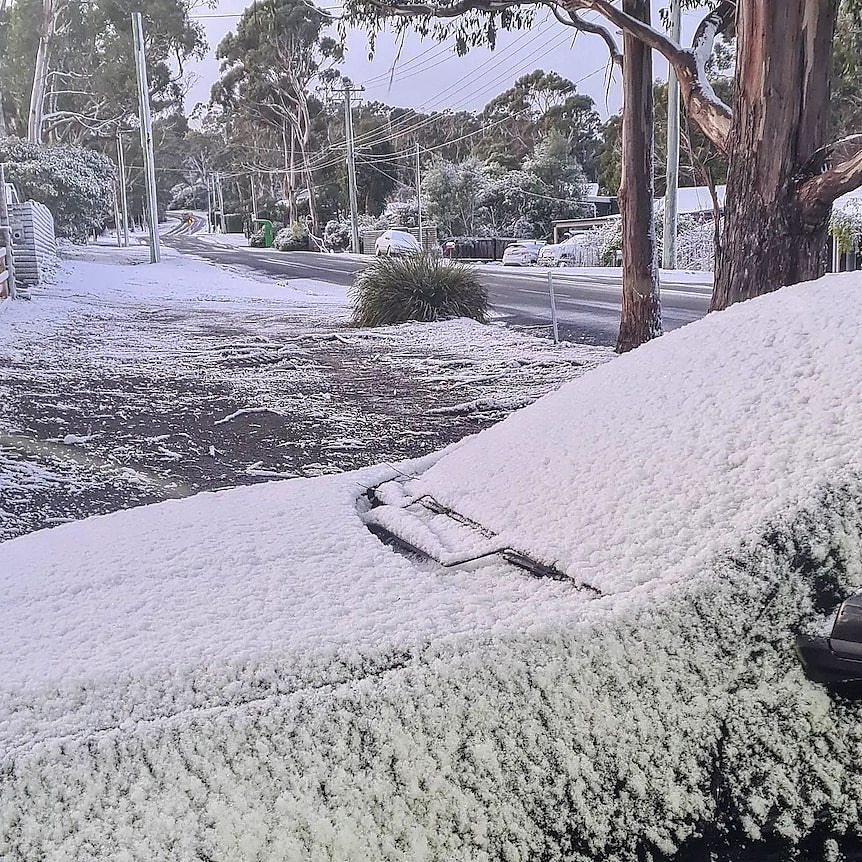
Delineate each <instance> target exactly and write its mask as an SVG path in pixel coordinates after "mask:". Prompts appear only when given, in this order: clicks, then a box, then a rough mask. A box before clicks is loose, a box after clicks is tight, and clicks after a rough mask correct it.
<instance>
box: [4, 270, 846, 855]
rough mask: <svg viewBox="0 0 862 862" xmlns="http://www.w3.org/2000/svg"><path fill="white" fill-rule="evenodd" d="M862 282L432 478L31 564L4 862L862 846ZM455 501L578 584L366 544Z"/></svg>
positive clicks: (516, 422) (7, 552)
mask: <svg viewBox="0 0 862 862" xmlns="http://www.w3.org/2000/svg"><path fill="white" fill-rule="evenodd" d="M860 295H862V279H860V277H859V276H844V277H832V278H828V279H824V280H823V281H821V282H819V283H815V284H812V285H803V286H799V287H796V288H786V289H783V290H782V291H779V292H778V293H777V294H774V295H771V296H768V297H763V298H761V299H758V300H753V301H750V302H747V303H744V304H742V305H739V306H735V307H734V308H732V309H730V310H728V311H726V312H722V313H720V314H716V315H710V316H709V317H708V318H707V319H705V320H703V321H699V322H697V323H694V324H692V325H691V326H689V327H686V328H685V329H683V330H680V331H678V332H675V333H672V334H670V335H668V336H665V337H664V338H662V339H659V340H657V341H655V342H652V343H650V344H648V345H646V346H645V347H642V348H640V349H639V350H638V351H637V352H636V353H634V354H631V355H630V356H628V357H625V358H623V359H619V360H615V361H614V362H612V363H608V364H607V365H604V366H602V367H600V368H597V369H595V370H593V371H591V372H590V373H588V374H586V375H584V376H582V377H581V378H580V379H577V380H574V381H572V382H570V383H568V384H567V385H565V386H564V387H562V388H561V389H560V390H559V391H558V392H556V393H554V394H552V395H550V396H548V397H547V398H545V399H542V400H540V401H538V402H537V403H536V404H534V405H532V406H530V407H527V408H525V409H524V410H523V411H522V412H519V413H516V414H515V415H513V416H511V417H510V418H509V419H507V420H505V421H504V422H502V423H500V424H499V425H497V426H495V427H494V428H491V429H489V430H487V431H485V432H483V433H482V434H480V435H478V436H475V437H471V438H469V439H467V440H465V441H464V442H462V443H456V444H454V445H453V446H452V447H450V448H449V449H448V450H447V451H445V452H443V453H442V454H436V455H429V456H427V457H426V458H424V459H422V460H419V461H412V462H404V463H400V464H394V465H382V466H377V467H368V468H365V469H363V470H360V471H357V472H353V473H347V474H342V475H338V476H326V477H317V478H313V479H297V480H293V481H289V482H274V483H269V484H267V485H264V486H258V487H253V488H242V489H236V490H232V491H225V492H220V493H217V494H202V495H198V496H195V497H193V498H192V499H189V500H182V501H168V502H165V503H162V504H159V505H156V506H150V507H145V508H141V509H137V510H131V511H126V512H120V513H117V514H114V515H110V516H106V517H100V518H93V519H89V520H86V521H83V522H81V523H78V524H69V525H64V526H61V527H58V528H55V529H53V530H45V531H41V532H38V533H35V534H33V535H30V536H24V537H21V538H19V539H14V540H11V541H8V542H5V543H3V544H0V590H2V594H3V595H4V598H5V601H4V602H3V603H2V604H0V689H2V691H3V696H2V698H0V763H2V764H3V768H2V769H0V799H2V803H3V804H2V805H0V858H3V859H4V860H6V859H9V860H15V862H19V860H31V859H36V858H46V859H81V858H87V859H97V860H108V859H110V860H118V859H120V860H133V859H171V860H178V862H186V860H188V862H191V860H200V859H231V860H261V859H289V860H350V862H352V860H365V859H375V860H405V862H407V860H411V862H412V860H417V859H425V860H441V859H447V860H464V862H467V860H470V862H473V860H486V862H491V860H524V862H526V860H534V859H546V860H577V862H588V860H589V862H595V860H611V859H613V860H631V862H634V860H643V859H647V858H652V859H662V858H667V857H669V856H671V855H672V854H674V853H675V852H676V851H678V850H681V851H682V852H684V853H686V854H688V856H687V857H686V858H691V859H694V858H698V859H701V858H710V855H711V854H712V853H715V852H719V851H722V850H723V849H725V848H727V849H728V855H729V856H730V857H732V855H733V853H734V852H736V851H737V850H738V849H739V848H742V847H745V848H746V852H748V851H749V850H751V851H752V852H754V851H757V849H758V848H761V849H762V850H763V853H764V855H765V854H769V857H770V858H789V857H790V855H791V854H792V852H793V851H794V850H795V849H796V848H798V847H799V846H801V845H803V844H804V845H805V848H806V852H807V853H808V854H809V856H808V857H806V858H822V859H824V860H825V859H837V858H840V856H839V854H840V852H841V850H842V848H845V849H846V848H848V847H855V848H856V849H858V847H859V846H860V843H859V842H860V841H862V834H860V825H859V824H860V818H859V811H860V806H862V766H860V759H859V751H860V750H862V749H861V748H860V747H862V708H860V706H859V704H858V703H853V702H848V701H844V700H840V699H834V698H832V697H831V696H830V695H829V694H828V693H827V692H826V691H825V690H823V689H822V688H820V687H819V686H816V685H814V684H812V683H810V682H808V681H807V680H806V679H805V677H804V676H803V674H802V671H801V669H800V666H799V663H798V660H797V658H796V656H795V653H794V648H793V643H794V634H795V632H796V631H798V630H799V629H800V628H801V627H805V626H808V625H812V624H822V620H823V618H824V616H825V615H828V614H829V613H832V612H834V609H835V607H836V605H837V604H838V602H839V601H840V600H841V599H842V598H843V597H845V596H846V595H848V594H849V593H851V592H853V591H855V590H858V589H860V587H862V455H860V449H859V440H860V438H862V401H860V399H859V397H858V393H859V390H860V385H862V318H860V316H859V314H858V313H857V310H858V306H859V300H860ZM411 335H415V332H413V333H411ZM338 337H339V338H340V337H343V334H342V333H338ZM349 337H350V336H348V338H349ZM414 477H415V478H414ZM384 482H390V483H392V482H394V483H395V484H389V485H387V486H385V487H384V488H381V489H380V491H379V492H378V495H379V496H380V498H381V499H385V505H383V506H378V507H377V508H374V509H370V508H369V507H370V503H369V500H368V498H367V497H366V494H365V491H366V489H367V488H369V487H378V488H379V487H380V485H381V483H384ZM426 493H431V494H433V495H434V497H435V498H436V499H438V500H440V501H442V502H444V503H447V504H449V505H450V506H452V507H453V508H454V507H457V512H456V513H455V514H457V515H463V514H466V515H469V516H471V517H472V518H473V519H474V520H477V521H480V522H481V523H480V526H481V527H482V528H483V531H484V532H483V533H482V535H484V536H486V537H487V536H488V535H492V534H497V535H499V536H502V537H503V538H504V539H505V541H506V543H508V545H509V546H511V547H514V548H515V549H517V550H520V551H523V552H527V553H530V554H532V555H533V556H535V557H536V558H538V559H540V560H541V561H543V562H546V563H551V564H554V565H555V566H556V567H557V568H558V569H559V570H560V571H561V572H562V573H563V574H564V575H565V579H564V580H562V581H554V580H548V579H545V578H531V577H528V576H527V575H526V574H524V573H523V572H522V571H520V570H518V569H516V568H514V567H513V566H512V565H510V564H509V563H507V562H506V561H505V560H504V559H503V558H502V557H501V556H500V555H497V554H492V555H490V556H489V557H486V558H484V559H483V560H481V561H477V562H474V563H472V564H470V565H467V566H461V567H454V568H447V569H444V568H442V567H439V566H437V565H435V564H433V563H431V562H429V561H427V560H421V559H417V558H414V557H411V556H405V555H403V554H401V553H398V552H396V551H395V550H394V549H393V548H391V547H390V546H389V545H387V544H384V543H383V542H381V541H380V540H379V539H378V538H377V537H376V536H375V535H372V533H371V532H369V531H368V530H367V529H366V526H365V522H366V521H367V520H369V519H371V518H372V516H373V515H374V513H375V512H378V511H379V510H380V509H391V510H392V511H393V512H397V511H398V510H399V509H403V510H406V509H407V508H410V507H411V506H413V507H415V506H416V505H417V503H419V502H420V501H419V500H418V499H417V495H420V494H426ZM405 495H408V496H406V497H405ZM432 511H436V510H432ZM441 516H445V517H450V516H448V515H445V513H441V512H436V514H435V518H436V517H441ZM453 520H454V519H453ZM459 523H460V525H461V526H462V527H463V526H464V525H465V522H464V521H463V520H460V521H459ZM471 529H472V528H471ZM587 584H588V585H589V588H587V587H586V586H585V585H587ZM758 842H760V843H758ZM854 842H855V844H854ZM751 858H754V857H751Z"/></svg>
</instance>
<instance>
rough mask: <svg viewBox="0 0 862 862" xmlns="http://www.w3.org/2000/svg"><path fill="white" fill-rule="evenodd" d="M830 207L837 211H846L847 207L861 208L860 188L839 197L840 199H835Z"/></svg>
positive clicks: (861, 192)
mask: <svg viewBox="0 0 862 862" xmlns="http://www.w3.org/2000/svg"><path fill="white" fill-rule="evenodd" d="M832 206H833V207H834V208H835V209H837V210H842V209H847V208H848V207H849V208H852V209H856V208H857V207H862V188H858V189H853V191H852V192H847V194H846V195H841V197H840V198H836V200H835V203H834V204H833V205H832Z"/></svg>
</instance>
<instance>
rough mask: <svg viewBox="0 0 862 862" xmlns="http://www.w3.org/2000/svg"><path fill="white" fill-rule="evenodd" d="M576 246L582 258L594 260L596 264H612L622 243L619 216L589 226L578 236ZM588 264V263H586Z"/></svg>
mask: <svg viewBox="0 0 862 862" xmlns="http://www.w3.org/2000/svg"><path fill="white" fill-rule="evenodd" d="M577 241H578V246H579V248H581V249H582V250H583V254H584V258H585V259H588V260H590V261H592V260H595V261H596V265H598V266H614V265H615V264H616V261H617V252H619V251H620V249H622V245H623V223H622V220H621V219H619V218H614V219H611V220H610V221H607V222H605V223H604V224H602V225H598V226H597V227H594V228H591V229H590V230H588V231H586V232H585V233H583V234H581V235H580V236H579V237H578V240H577ZM588 265H589V264H588Z"/></svg>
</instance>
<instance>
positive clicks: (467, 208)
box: [422, 157, 490, 236]
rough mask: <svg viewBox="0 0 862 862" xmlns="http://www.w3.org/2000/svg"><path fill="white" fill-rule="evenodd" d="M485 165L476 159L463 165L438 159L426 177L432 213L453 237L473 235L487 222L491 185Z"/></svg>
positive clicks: (427, 200)
mask: <svg viewBox="0 0 862 862" xmlns="http://www.w3.org/2000/svg"><path fill="white" fill-rule="evenodd" d="M489 185H490V183H489V176H488V172H487V169H486V168H485V166H484V165H483V164H482V163H481V162H480V161H479V160H478V159H475V158H472V157H471V158H468V159H465V160H464V161H463V162H460V163H459V164H455V163H453V162H447V161H445V160H443V159H438V160H437V161H435V162H434V164H432V165H431V166H430V167H429V168H428V169H427V170H426V171H425V173H424V174H423V176H422V195H423V199H424V203H425V206H426V207H427V210H428V215H429V217H430V218H431V219H433V220H435V221H436V222H437V224H438V225H440V227H442V228H443V230H444V231H445V232H446V233H447V234H449V235H450V236H473V235H475V234H476V232H477V231H479V230H480V229H481V228H482V227H483V226H484V225H485V223H486V219H487V213H486V212H485V209H484V204H483V199H484V196H485V193H486V192H487V190H488V188H489Z"/></svg>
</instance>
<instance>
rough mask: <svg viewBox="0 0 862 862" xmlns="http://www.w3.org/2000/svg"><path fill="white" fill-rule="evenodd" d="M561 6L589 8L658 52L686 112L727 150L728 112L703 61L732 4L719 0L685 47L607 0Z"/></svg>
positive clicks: (728, 17) (582, 0)
mask: <svg viewBox="0 0 862 862" xmlns="http://www.w3.org/2000/svg"><path fill="white" fill-rule="evenodd" d="M562 2H563V6H564V7H565V8H566V9H567V10H569V11H572V10H574V9H592V10H594V11H596V12H598V13H600V14H601V15H603V16H604V17H605V18H607V20H608V21H610V22H611V23H612V24H615V25H616V26H617V27H619V28H620V29H621V30H623V31H625V32H626V33H630V34H631V35H632V36H634V37H635V38H637V39H639V40H640V41H641V42H643V43H644V44H645V45H647V46H648V47H650V48H652V49H654V50H656V51H658V52H659V53H660V54H661V55H662V56H663V57H664V58H665V59H666V60H667V61H668V62H669V63H670V64H671V65H672V66H673V68H674V71H675V72H676V76H677V79H678V80H679V86H680V91H681V93H682V97H683V101H684V102H685V107H686V111H687V113H688V115H689V116H690V117H691V119H692V120H694V122H695V123H697V125H698V126H700V128H701V129H702V130H703V133H704V134H705V135H706V136H707V137H708V138H709V139H710V141H712V143H713V144H715V146H717V147H718V148H719V149H720V150H721V151H722V152H726V151H727V146H728V140H729V136H730V124H731V111H730V108H729V107H728V106H727V105H725V104H724V102H722V101H721V99H719V98H718V97H717V96H716V94H715V91H714V90H713V89H712V85H711V84H710V83H709V81H708V79H707V77H706V63H707V61H708V59H709V57H710V55H711V54H712V48H713V45H714V43H715V39H716V37H717V36H718V35H719V34H720V33H722V32H724V30H725V29H726V28H727V27H728V26H729V24H730V22H731V21H732V20H733V13H734V11H735V8H736V4H735V3H734V2H732V0H722V2H721V3H719V4H718V6H717V7H716V8H715V9H714V10H713V11H711V12H710V13H709V14H708V15H707V16H706V17H705V18H704V19H703V21H701V23H700V25H699V26H698V28H697V31H696V32H695V40H694V45H693V47H692V48H690V49H686V48H683V47H681V46H680V45H677V43H676V42H674V41H673V40H672V39H669V38H668V37H667V36H666V35H665V34H664V33H662V32H661V31H660V30H658V29H656V28H655V27H652V26H651V25H649V24H645V23H644V22H643V21H638V20H637V19H636V18H633V17H632V16H631V15H627V14H626V13H625V12H623V11H622V10H621V9H618V8H617V7H616V6H614V4H613V3H612V2H611V0H562Z"/></svg>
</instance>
